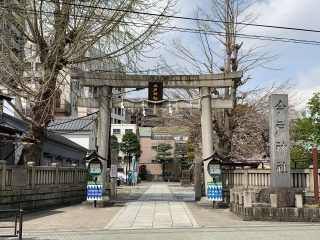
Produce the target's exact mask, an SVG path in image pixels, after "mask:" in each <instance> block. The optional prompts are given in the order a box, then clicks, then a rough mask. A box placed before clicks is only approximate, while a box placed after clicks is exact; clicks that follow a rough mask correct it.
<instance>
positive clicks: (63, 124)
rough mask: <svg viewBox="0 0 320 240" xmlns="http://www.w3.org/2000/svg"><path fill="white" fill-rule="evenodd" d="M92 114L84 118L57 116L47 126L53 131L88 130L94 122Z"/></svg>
mask: <svg viewBox="0 0 320 240" xmlns="http://www.w3.org/2000/svg"><path fill="white" fill-rule="evenodd" d="M94 118H95V117H94V116H89V117H85V118H76V117H73V118H72V117H57V118H55V119H54V121H53V122H51V123H50V124H49V126H48V129H50V130H53V131H77V130H79V131H90V130H91V129H92V128H93V127H94V124H95V121H94Z"/></svg>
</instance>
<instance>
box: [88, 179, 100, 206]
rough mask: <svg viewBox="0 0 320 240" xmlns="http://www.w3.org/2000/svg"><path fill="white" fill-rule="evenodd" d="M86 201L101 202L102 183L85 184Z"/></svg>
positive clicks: (89, 182) (90, 182) (91, 182)
mask: <svg viewBox="0 0 320 240" xmlns="http://www.w3.org/2000/svg"><path fill="white" fill-rule="evenodd" d="M87 200H88V201H94V200H102V183H101V182H96V181H88V183H87Z"/></svg>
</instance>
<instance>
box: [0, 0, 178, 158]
mask: <svg viewBox="0 0 320 240" xmlns="http://www.w3.org/2000/svg"><path fill="white" fill-rule="evenodd" d="M174 5H175V0H165V1H156V0H121V1H113V0H112V1H105V0H90V1H85V0H22V1H6V5H5V8H4V15H3V16H4V17H5V18H6V21H8V22H10V23H11V27H12V28H13V27H14V28H17V29H19V32H20V33H21V41H24V43H27V45H26V47H25V48H26V51H25V52H24V54H23V55H21V54H20V55H19V57H17V54H15V52H14V48H13V47H12V46H11V45H10V41H11V40H12V38H11V37H12V36H8V37H7V38H5V39H3V40H8V41H7V42H5V44H6V46H7V49H8V51H7V54H4V55H1V59H0V72H1V73H2V76H3V78H2V81H1V84H2V86H3V87H5V88H6V89H8V90H9V91H10V92H11V93H13V94H14V95H16V96H20V97H22V98H24V99H29V100H30V101H31V102H32V112H33V118H32V119H27V118H25V117H23V114H22V113H21V111H19V110H21V109H18V108H17V107H16V106H13V107H14V108H15V110H16V111H18V112H20V115H21V116H22V117H23V118H24V119H25V120H26V121H27V122H28V123H30V126H31V127H30V136H32V137H34V138H35V139H37V140H38V141H39V142H38V144H34V145H33V146H32V148H31V149H29V151H28V153H29V159H34V160H36V162H38V160H39V156H40V153H41V149H42V145H43V140H44V137H45V132H46V128H47V126H48V124H49V122H50V121H51V120H52V119H53V117H54V115H53V105H54V101H55V99H57V97H58V96H57V95H58V94H59V89H60V88H61V87H62V86H63V85H65V84H66V81H69V83H67V84H70V79H69V76H70V71H71V70H72V68H74V67H77V66H79V64H83V63H86V62H91V61H93V60H96V61H97V60H99V61H100V60H103V61H108V62H112V61H113V62H120V61H121V68H122V69H123V66H125V67H128V68H130V67H133V65H134V64H135V63H137V60H138V59H139V57H140V55H141V54H143V51H144V50H146V49H150V47H152V45H153V44H154V43H156V42H157V41H159V39H158V38H159V33H160V30H159V29H160V28H159V26H160V25H161V24H163V23H165V22H166V21H167V19H168V18H167V17H165V16H167V15H171V14H173V9H174ZM155 13H156V14H155ZM24 43H23V44H24ZM93 49H94V50H93ZM36 60H38V61H39V63H40V64H41V65H39V68H41V71H39V72H36V71H34V65H30V62H31V63H32V62H34V61H36ZM113 66H114V69H101V70H108V71H117V70H118V69H117V64H113Z"/></svg>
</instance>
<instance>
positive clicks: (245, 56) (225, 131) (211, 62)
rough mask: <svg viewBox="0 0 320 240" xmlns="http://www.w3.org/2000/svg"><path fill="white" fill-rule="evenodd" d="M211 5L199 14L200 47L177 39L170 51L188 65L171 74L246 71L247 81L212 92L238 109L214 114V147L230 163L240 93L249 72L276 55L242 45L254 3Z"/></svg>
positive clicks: (219, 0)
mask: <svg viewBox="0 0 320 240" xmlns="http://www.w3.org/2000/svg"><path fill="white" fill-rule="evenodd" d="M210 3H211V4H210V7H208V8H206V9H200V8H199V9H198V10H197V12H196V18H197V19H206V21H202V20H198V21H197V25H196V28H197V29H198V32H199V35H198V43H199V45H198V48H196V49H190V48H188V47H186V46H185V45H184V43H183V42H181V41H180V40H177V39H174V42H173V49H174V50H170V52H171V54H173V55H174V56H176V57H177V58H178V59H180V60H181V61H182V62H184V63H185V65H184V66H176V67H170V68H169V72H179V71H180V72H181V71H183V72H184V73H198V74H203V73H211V74H214V73H218V72H221V71H222V72H225V73H229V72H232V71H237V70H242V71H244V73H245V75H244V78H243V79H242V80H241V81H238V82H235V84H234V85H233V86H232V87H231V88H225V89H224V90H219V89H212V92H213V93H214V94H216V95H218V96H219V97H220V98H226V99H233V101H234V106H236V107H235V108H234V109H228V110H227V109H225V110H214V112H213V130H214V136H215V138H214V148H215V150H216V151H217V152H218V153H219V155H220V156H221V158H222V159H225V160H228V159H230V158H231V157H232V148H233V145H232V139H233V134H234V131H235V129H236V128H237V127H238V125H239V124H240V121H237V120H236V115H237V114H236V111H237V109H238V107H237V103H238V101H239V98H240V99H241V98H242V97H243V95H239V94H237V93H238V88H239V87H240V86H242V85H243V84H245V83H246V82H247V80H248V79H249V78H250V77H249V75H248V71H249V70H251V69H253V68H256V67H259V66H265V65H266V64H268V63H269V62H270V61H271V60H274V59H275V57H276V56H270V55H268V54H266V53H265V52H263V49H262V47H261V46H255V45H253V46H247V45H246V43H245V42H239V37H238V33H239V32H241V31H242V30H243V28H244V27H245V26H246V24H248V23H252V22H254V21H255V20H256V15H254V14H252V13H250V7H251V6H252V5H253V3H254V2H253V1H243V0H215V1H210ZM162 65H164V66H165V67H168V66H169V65H170V64H169V63H166V62H165V63H163V64H162ZM167 69H168V68H167ZM177 69H179V70H178V71H177ZM166 93H167V94H168V96H174V97H176V96H177V95H180V97H183V98H188V97H189V98H190V97H192V96H194V95H195V94H199V93H198V91H197V90H188V92H186V93H184V94H181V93H178V92H176V91H175V92H174V93H173V92H172V91H171V92H169V91H167V92H166ZM250 109H251V108H250Z"/></svg>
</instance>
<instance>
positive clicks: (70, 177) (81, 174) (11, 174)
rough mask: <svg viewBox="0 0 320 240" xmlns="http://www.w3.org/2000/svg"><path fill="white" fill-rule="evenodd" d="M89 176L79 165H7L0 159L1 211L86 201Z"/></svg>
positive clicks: (30, 163)
mask: <svg viewBox="0 0 320 240" xmlns="http://www.w3.org/2000/svg"><path fill="white" fill-rule="evenodd" d="M87 180H88V173H87V170H86V169H85V168H80V167H76V166H72V167H60V166H59V165H58V164H55V163H53V164H52V166H35V165H34V163H33V162H29V163H28V165H27V166H11V165H6V162H5V161H3V160H2V161H1V160H0V197H1V199H2V200H1V201H0V209H10V208H18V209H21V208H22V209H30V208H35V207H46V206H52V205H59V204H65V203H71V202H81V201H83V200H85V198H86V183H87Z"/></svg>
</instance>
